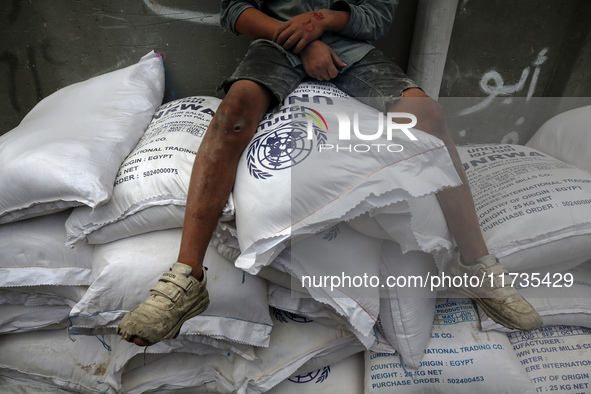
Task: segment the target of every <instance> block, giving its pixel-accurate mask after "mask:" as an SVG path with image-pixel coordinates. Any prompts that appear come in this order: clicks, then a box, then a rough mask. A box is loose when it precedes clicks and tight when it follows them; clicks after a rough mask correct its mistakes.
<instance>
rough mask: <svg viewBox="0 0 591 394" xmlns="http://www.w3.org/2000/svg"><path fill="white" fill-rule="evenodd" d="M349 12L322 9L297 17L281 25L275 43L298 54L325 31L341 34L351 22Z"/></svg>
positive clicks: (275, 35) (274, 39)
mask: <svg viewBox="0 0 591 394" xmlns="http://www.w3.org/2000/svg"><path fill="white" fill-rule="evenodd" d="M349 18H350V14H349V12H348V11H336V10H328V9H321V10H317V11H311V12H306V13H304V14H300V15H296V16H294V17H293V18H291V19H289V20H288V21H286V22H284V23H280V24H279V27H278V29H277V30H276V31H275V34H274V35H273V38H272V39H273V41H275V42H276V43H277V44H279V45H281V46H283V48H285V49H288V50H291V51H292V52H293V53H295V54H298V53H300V52H301V51H302V49H304V48H305V47H306V45H308V44H309V43H311V42H312V41H314V40H316V39H318V38H319V37H320V36H321V35H322V33H324V32H325V31H333V32H340V31H341V30H343V29H344V28H345V26H346V25H347V23H348V22H349Z"/></svg>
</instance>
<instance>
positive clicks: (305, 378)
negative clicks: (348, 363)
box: [288, 367, 330, 383]
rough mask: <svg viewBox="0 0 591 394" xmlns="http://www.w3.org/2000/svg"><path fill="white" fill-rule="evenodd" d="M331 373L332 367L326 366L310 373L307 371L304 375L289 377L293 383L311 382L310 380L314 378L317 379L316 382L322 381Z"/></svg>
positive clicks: (312, 380)
mask: <svg viewBox="0 0 591 394" xmlns="http://www.w3.org/2000/svg"><path fill="white" fill-rule="evenodd" d="M329 373H330V367H324V368H321V369H319V370H317V371H314V372H310V373H307V374H304V375H297V376H292V377H291V378H288V379H289V381H290V382H293V383H310V382H314V380H316V382H314V383H322V382H324V380H325V379H326V378H327V377H328V374H329Z"/></svg>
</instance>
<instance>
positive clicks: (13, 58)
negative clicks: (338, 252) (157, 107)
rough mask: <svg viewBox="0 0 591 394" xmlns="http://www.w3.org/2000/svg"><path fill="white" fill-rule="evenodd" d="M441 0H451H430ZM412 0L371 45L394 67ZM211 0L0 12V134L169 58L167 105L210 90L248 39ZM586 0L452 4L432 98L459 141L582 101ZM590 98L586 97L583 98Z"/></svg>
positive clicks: (410, 20) (512, 134)
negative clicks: (66, 93) (79, 85)
mask: <svg viewBox="0 0 591 394" xmlns="http://www.w3.org/2000/svg"><path fill="white" fill-rule="evenodd" d="M431 1H448V0H431ZM417 4H418V0H401V2H400V6H399V9H398V12H397V15H396V21H395V24H394V26H393V28H392V30H391V31H390V34H389V35H388V37H387V38H386V39H383V40H381V41H379V42H377V43H376V46H378V47H379V48H380V49H382V50H383V51H384V52H385V53H386V54H387V55H388V56H389V57H391V58H393V59H396V61H398V62H399V63H400V64H401V65H402V66H403V68H405V66H406V64H407V62H408V53H409V51H410V45H411V40H412V31H413V26H414V18H415V14H416V10H417ZM218 12H219V1H204V0H201V1H195V0H167V1H164V0H133V1H113V0H92V1H91V0H60V1H55V0H31V1H25V0H22V1H19V0H12V1H5V2H4V5H3V6H2V7H1V8H0V33H1V37H2V41H0V86H1V87H2V89H0V104H1V106H2V108H3V110H2V111H1V112H0V134H2V133H5V132H7V131H9V130H10V129H12V128H14V127H15V126H16V125H18V123H19V122H20V120H21V119H22V118H23V117H24V115H26V113H27V112H28V111H30V110H31V109H32V108H33V107H34V106H35V104H36V103H37V102H38V101H39V100H41V99H42V98H43V97H46V96H48V95H49V94H51V93H53V92H55V91H56V90H57V89H59V88H61V87H64V86H67V85H69V84H72V83H75V82H79V81H83V80H85V79H88V78H90V77H93V76H96V75H99V74H102V73H105V72H108V71H111V70H115V69H118V68H121V67H124V66H127V65H130V64H133V63H135V62H137V61H138V60H139V58H140V57H141V56H142V55H144V54H145V53H147V52H149V51H150V50H152V49H154V50H156V51H161V52H164V53H165V54H166V61H165V67H166V78H167V81H166V82H167V84H166V95H165V101H169V100H171V99H174V98H180V97H186V96H191V95H212V96H215V95H217V96H218V97H221V96H220V94H219V93H216V90H215V88H216V86H217V85H218V84H219V82H220V81H221V80H222V79H223V78H224V77H226V76H228V75H229V74H230V73H231V72H232V71H233V69H234V67H235V66H236V64H237V63H238V61H239V60H240V59H241V57H242V56H243V54H244V52H245V50H246V48H247V46H248V42H249V40H248V39H246V38H244V37H235V36H233V35H231V34H230V33H227V32H223V31H222V30H221V29H220V28H219V27H218V25H217V14H218ZM590 18H591V2H590V1H588V0H567V1H550V0H459V2H458V7H457V10H456V16H455V24H454V28H453V32H452V37H451V44H450V47H449V52H448V57H447V63H446V66H445V72H444V75H443V80H442V83H441V91H440V94H439V97H440V101H441V102H442V104H443V105H444V106H445V108H446V109H447V111H448V117H449V123H450V127H451V129H452V132H453V133H454V135H455V138H456V140H457V141H458V142H459V143H461V144H465V143H474V142H513V143H525V142H526V141H527V140H528V139H529V138H530V136H531V135H532V134H533V132H534V131H535V130H536V129H537V128H538V127H539V125H541V123H543V121H545V120H546V119H548V118H549V117H550V116H551V115H553V114H555V113H557V112H560V111H562V110H564V109H569V108H572V107H575V106H580V105H583V104H585V103H587V102H586V101H585V100H586V99H585V100H583V99H581V98H577V99H568V100H567V99H547V98H542V97H570V96H576V97H584V98H586V97H591V71H590V69H591V68H590V67H589V66H588V64H589V62H590V61H591V33H590V26H591V19H590ZM587 104H589V103H587Z"/></svg>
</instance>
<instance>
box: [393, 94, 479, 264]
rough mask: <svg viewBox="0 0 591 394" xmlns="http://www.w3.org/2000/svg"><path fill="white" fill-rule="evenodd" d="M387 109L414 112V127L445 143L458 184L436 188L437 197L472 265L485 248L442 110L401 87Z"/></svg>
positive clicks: (461, 249)
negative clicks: (399, 97) (441, 188)
mask: <svg viewBox="0 0 591 394" xmlns="http://www.w3.org/2000/svg"><path fill="white" fill-rule="evenodd" d="M388 111H389V112H408V113H411V114H414V115H415V116H416V117H417V121H418V123H417V125H416V126H415V127H416V128H417V129H419V130H422V131H424V132H426V133H429V134H431V135H434V136H435V137H437V138H439V139H441V140H442V141H443V142H444V143H445V145H446V146H447V148H448V150H449V154H450V156H451V160H452V162H453V164H454V167H455V169H456V171H457V172H458V174H459V176H460V179H461V180H462V185H460V186H457V187H451V188H447V189H444V190H442V191H440V192H439V193H437V198H438V200H439V204H440V205H441V209H442V210H443V213H444V215H445V219H446V221H447V225H448V227H449V231H450V232H451V234H452V235H453V237H454V239H455V241H456V244H457V246H458V249H459V251H460V254H461V255H462V257H463V258H464V260H465V263H466V264H474V261H475V260H476V259H477V258H479V257H482V256H484V255H487V254H488V249H487V247H486V243H485V242H484V238H483V237H482V232H481V230H480V225H479V224H478V218H477V216H476V210H475V208H474V200H473V199H472V193H471V191H470V187H469V185H468V177H467V176H466V173H465V172H464V168H463V166H462V162H461V160H460V157H459V155H458V152H457V150H456V146H455V144H454V142H453V139H452V137H451V134H450V133H449V131H448V129H447V124H446V120H445V114H444V111H443V109H442V108H441V106H440V105H439V103H437V102H436V101H435V100H433V99H431V98H430V97H429V96H427V95H426V94H425V93H424V92H423V91H422V90H420V89H416V88H415V89H407V90H405V91H404V92H403V94H402V98H401V99H400V100H398V101H397V102H396V103H393V104H391V105H390V107H389V108H388Z"/></svg>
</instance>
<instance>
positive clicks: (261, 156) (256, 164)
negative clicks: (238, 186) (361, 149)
mask: <svg viewBox="0 0 591 394" xmlns="http://www.w3.org/2000/svg"><path fill="white" fill-rule="evenodd" d="M297 115H304V116H305V115H306V114H303V113H302V114H294V116H296V117H297ZM281 119H283V116H282V117H281ZM309 131H312V133H309ZM309 134H313V137H314V138H310V137H311V136H310V135H309ZM326 139H327V136H326V131H324V130H322V129H321V128H320V127H318V126H316V125H315V124H312V123H311V122H309V121H308V120H298V121H288V122H284V123H279V124H277V126H276V127H274V128H273V129H272V130H270V131H268V132H266V133H261V134H260V135H258V136H255V137H254V138H253V140H252V142H251V144H250V146H249V148H248V151H247V153H246V163H247V166H248V171H249V173H250V175H252V176H253V177H255V178H256V179H267V178H269V177H272V176H273V175H272V172H273V171H280V170H285V169H287V168H291V167H293V166H295V165H297V164H299V163H301V162H302V161H304V160H305V159H306V158H307V157H308V156H309V155H310V153H311V152H312V150H313V149H314V147H315V144H316V146H319V145H322V144H324V143H325V142H326Z"/></svg>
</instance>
